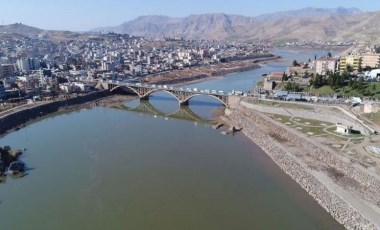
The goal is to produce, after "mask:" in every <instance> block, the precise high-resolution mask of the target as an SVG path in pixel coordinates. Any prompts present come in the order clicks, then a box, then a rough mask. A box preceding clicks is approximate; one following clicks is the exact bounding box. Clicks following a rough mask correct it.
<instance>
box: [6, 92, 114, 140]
mask: <svg viewBox="0 0 380 230" xmlns="http://www.w3.org/2000/svg"><path fill="white" fill-rule="evenodd" d="M110 95H111V94H110V93H109V92H108V91H97V92H93V93H89V94H86V95H83V96H78V97H75V98H70V99H66V100H62V101H61V100H60V101H52V102H47V103H43V104H38V105H35V106H30V107H25V108H22V109H20V110H15V111H12V112H11V113H7V114H5V115H4V116H2V117H0V124H1V126H0V136H4V135H6V134H8V133H10V132H12V131H14V130H18V129H20V128H22V127H24V126H25V124H26V123H27V122H32V121H33V120H35V119H38V118H40V117H43V116H46V115H48V114H51V113H54V112H59V111H63V110H64V111H70V110H78V109H80V108H82V107H86V106H89V105H90V104H93V103H94V101H96V100H99V99H101V98H105V97H108V96H110ZM89 103H90V104H89Z"/></svg>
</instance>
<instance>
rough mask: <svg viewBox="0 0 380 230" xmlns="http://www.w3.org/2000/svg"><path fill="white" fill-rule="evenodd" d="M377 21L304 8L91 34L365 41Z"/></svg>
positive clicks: (137, 23) (154, 19) (143, 22)
mask: <svg viewBox="0 0 380 230" xmlns="http://www.w3.org/2000/svg"><path fill="white" fill-rule="evenodd" d="M377 19H378V13H365V12H362V11H360V10H359V9H357V8H343V7H340V8H335V9H327V8H304V9H301V10H292V11H284V12H278V13H273V14H264V15H261V16H257V17H246V16H239V15H227V14H221V13H218V14H202V15H191V16H188V17H184V18H171V17H167V16H142V17H138V18H136V19H134V20H132V21H128V22H125V23H122V24H121V25H119V26H115V27H103V28H97V29H94V30H93V31H104V32H117V33H127V34H132V35H137V36H148V37H163V36H170V37H185V38H188V39H191V38H195V39H273V40H284V39H298V40H320V39H323V40H336V39H338V40H340V39H348V40H355V39H366V38H367V37H366V36H364V35H363V33H371V34H373V35H378V34H379V32H380V27H379V26H376V25H377V23H376V20H377ZM371 23H372V24H371ZM365 28H367V29H365ZM372 37H374V38H376V39H378V40H379V38H378V37H376V36H372Z"/></svg>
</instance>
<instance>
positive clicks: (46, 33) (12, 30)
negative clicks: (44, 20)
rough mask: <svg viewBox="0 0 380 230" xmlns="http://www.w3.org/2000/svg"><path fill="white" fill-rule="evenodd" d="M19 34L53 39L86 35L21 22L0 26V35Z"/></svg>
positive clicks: (58, 39) (77, 37)
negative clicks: (41, 27)
mask: <svg viewBox="0 0 380 230" xmlns="http://www.w3.org/2000/svg"><path fill="white" fill-rule="evenodd" d="M20 35H21V36H24V37H29V38H39V39H50V40H53V41H62V40H70V39H80V38H82V37H83V36H86V34H83V33H76V32H71V31H60V30H42V29H39V28H36V27H32V26H27V25H24V24H21V23H15V24H10V25H3V26H0V36H1V37H4V36H20Z"/></svg>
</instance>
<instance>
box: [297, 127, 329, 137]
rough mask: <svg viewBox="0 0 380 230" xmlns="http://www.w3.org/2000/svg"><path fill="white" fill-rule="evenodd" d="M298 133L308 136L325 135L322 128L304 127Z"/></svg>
mask: <svg viewBox="0 0 380 230" xmlns="http://www.w3.org/2000/svg"><path fill="white" fill-rule="evenodd" d="M299 131H300V132H302V133H305V134H307V135H309V136H314V135H320V134H324V133H325V132H324V131H323V128H322V127H305V126H303V127H302V129H300V130H299ZM311 133H312V134H311Z"/></svg>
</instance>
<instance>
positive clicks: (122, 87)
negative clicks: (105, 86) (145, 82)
mask: <svg viewBox="0 0 380 230" xmlns="http://www.w3.org/2000/svg"><path fill="white" fill-rule="evenodd" d="M124 88H127V89H130V90H132V91H133V92H134V93H135V94H137V96H139V97H141V96H140V93H139V92H138V91H136V90H135V89H134V88H133V87H129V86H128V85H118V86H116V87H114V88H112V89H111V90H110V92H113V91H115V90H116V89H124Z"/></svg>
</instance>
